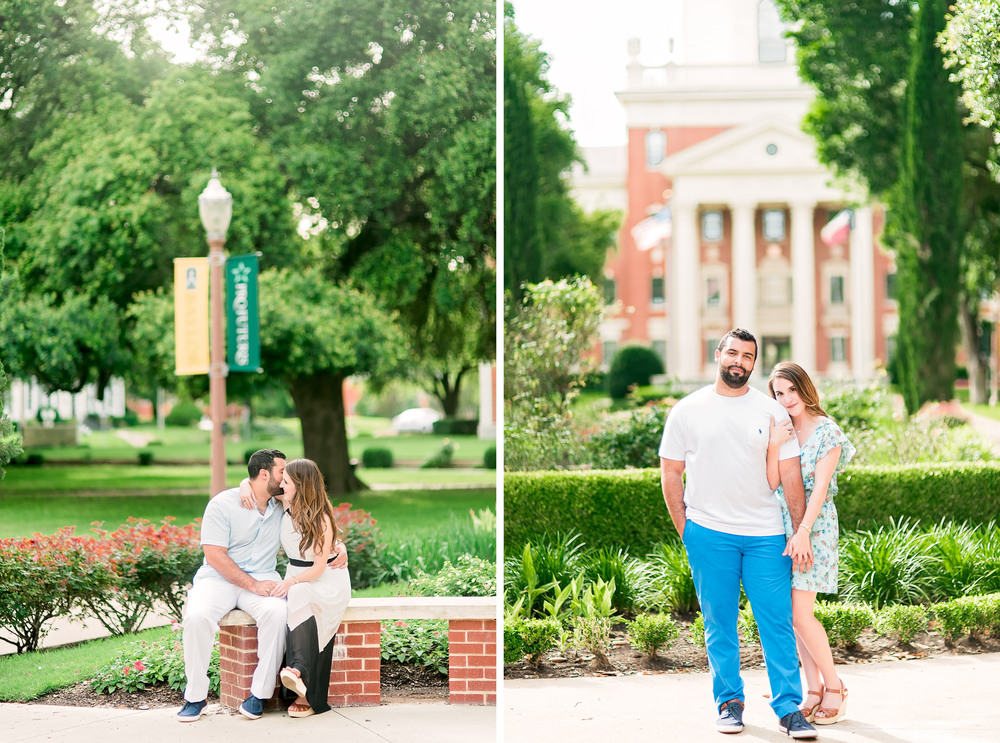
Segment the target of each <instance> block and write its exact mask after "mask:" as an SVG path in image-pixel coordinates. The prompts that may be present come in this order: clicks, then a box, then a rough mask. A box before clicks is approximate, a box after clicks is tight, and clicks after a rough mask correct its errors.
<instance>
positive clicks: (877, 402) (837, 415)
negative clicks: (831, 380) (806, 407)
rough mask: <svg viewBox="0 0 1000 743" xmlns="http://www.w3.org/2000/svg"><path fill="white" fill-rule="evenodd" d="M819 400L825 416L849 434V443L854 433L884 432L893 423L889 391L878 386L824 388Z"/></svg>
mask: <svg viewBox="0 0 1000 743" xmlns="http://www.w3.org/2000/svg"><path fill="white" fill-rule="evenodd" d="M820 398H821V399H822V401H823V409H824V410H825V411H826V413H827V415H829V416H830V417H831V418H833V419H834V420H835V421H837V423H838V424H840V427H841V428H843V429H844V431H846V432H848V437H849V438H851V441H852V442H853V441H854V439H853V434H855V433H856V432H858V431H860V430H862V429H869V430H879V429H884V428H885V427H886V426H888V425H890V424H891V423H892V421H893V417H892V405H891V403H890V401H889V393H888V389H887V388H886V387H884V386H882V385H879V384H872V385H869V386H867V387H862V388H858V387H857V386H855V385H853V384H846V385H829V386H824V388H823V391H822V394H821V395H820Z"/></svg>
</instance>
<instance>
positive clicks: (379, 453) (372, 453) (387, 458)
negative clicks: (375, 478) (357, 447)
mask: <svg viewBox="0 0 1000 743" xmlns="http://www.w3.org/2000/svg"><path fill="white" fill-rule="evenodd" d="M393 462H394V460H393V456H392V450H391V449H385V448H382V447H372V448H370V449H365V450H364V451H363V452H361V464H362V465H363V466H365V467H368V468H369V469H379V468H380V469H391V468H392V465H393Z"/></svg>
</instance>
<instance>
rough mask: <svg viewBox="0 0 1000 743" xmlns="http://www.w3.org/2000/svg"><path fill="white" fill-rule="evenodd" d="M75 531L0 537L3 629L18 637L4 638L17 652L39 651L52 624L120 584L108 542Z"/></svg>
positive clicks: (0, 595)
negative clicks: (49, 623) (111, 564)
mask: <svg viewBox="0 0 1000 743" xmlns="http://www.w3.org/2000/svg"><path fill="white" fill-rule="evenodd" d="M73 531H74V529H73V527H65V528H62V529H60V530H59V531H57V532H56V533H55V534H53V535H49V536H43V535H41V534H35V535H33V536H31V537H11V538H8V539H0V627H2V628H3V629H4V630H6V631H7V632H8V633H10V634H11V635H13V639H11V638H10V637H5V636H3V635H0V639H2V640H4V641H5V642H7V643H9V644H11V645H13V646H14V647H15V648H17V652H18V653H23V652H25V651H32V650H36V649H37V648H38V644H39V642H41V640H42V639H43V638H44V637H45V635H46V633H47V632H48V629H49V628H48V627H46V623H47V622H49V621H50V620H52V619H53V618H55V617H58V616H62V615H64V614H68V613H69V612H70V611H72V610H73V609H74V608H76V607H78V606H81V605H83V604H85V603H86V602H87V601H88V600H90V599H92V598H93V597H95V596H98V595H100V594H102V593H104V592H105V591H107V590H108V589H109V588H110V586H112V585H113V584H114V583H115V575H114V573H113V572H112V570H111V567H110V561H109V559H108V551H109V550H108V547H109V545H108V543H105V542H102V541H100V540H96V539H94V538H93V537H83V536H78V535H76V534H74V533H73Z"/></svg>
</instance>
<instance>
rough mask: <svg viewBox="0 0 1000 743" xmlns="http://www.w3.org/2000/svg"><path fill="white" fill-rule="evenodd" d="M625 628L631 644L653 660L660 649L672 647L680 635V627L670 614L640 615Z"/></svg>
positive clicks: (626, 624) (627, 623)
mask: <svg viewBox="0 0 1000 743" xmlns="http://www.w3.org/2000/svg"><path fill="white" fill-rule="evenodd" d="M625 626H626V628H627V629H628V636H629V640H630V641H631V643H632V644H633V645H634V646H635V647H637V648H639V649H640V650H642V651H643V652H644V653H646V654H647V655H649V656H650V657H651V658H655V657H656V654H657V652H658V651H659V649H660V648H662V647H664V646H666V647H670V644H671V643H672V642H673V641H674V640H675V639H677V635H679V634H680V627H678V626H677V622H675V621H674V620H673V618H671V617H670V616H669V615H668V614H639V615H638V616H637V617H636V618H635V619H633V620H632V621H630V622H626V623H625Z"/></svg>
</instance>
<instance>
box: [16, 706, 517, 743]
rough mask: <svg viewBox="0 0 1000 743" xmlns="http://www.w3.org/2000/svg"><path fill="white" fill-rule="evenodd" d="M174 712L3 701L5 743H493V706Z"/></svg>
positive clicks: (494, 734)
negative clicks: (292, 713)
mask: <svg viewBox="0 0 1000 743" xmlns="http://www.w3.org/2000/svg"><path fill="white" fill-rule="evenodd" d="M176 716H177V710H176V709H165V708H160V709H151V710H145V711H138V710H126V709H114V708H109V707H54V706H49V705H44V704H0V741H3V743H41V742H42V741H46V742H51V743H109V742H110V741H124V740H130V741H139V742H140V743H178V742H179V741H180V742H184V743H232V742H234V741H238V743H273V741H286V740H291V739H294V740H302V741H306V740H314V741H315V740H328V741H338V740H342V741H350V743H428V741H434V742H435V743H494V741H495V740H496V729H497V725H496V720H497V708H496V707H472V706H461V705H454V706H453V705H450V704H444V703H433V704H427V703H424V704H389V705H383V706H380V707H345V708H337V709H333V710H330V711H329V712H326V713H324V714H322V715H316V716H314V717H307V718H304V719H292V718H290V717H288V715H286V714H285V713H284V712H268V713H267V714H265V715H264V716H263V717H262V718H261V719H259V720H248V719H246V718H245V717H243V716H241V715H239V714H235V713H231V712H229V711H228V710H225V709H223V708H222V707H221V706H220V705H218V704H213V705H209V706H208V707H207V708H206V712H205V714H204V715H202V717H201V719H200V720H197V721H196V722H190V723H182V722H178V721H177V717H176Z"/></svg>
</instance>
